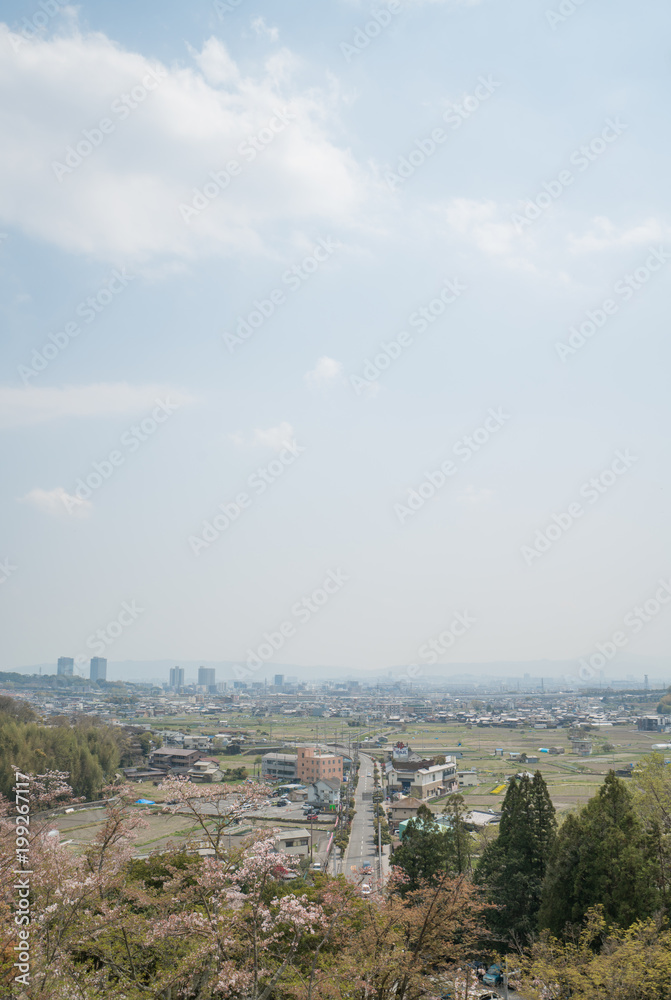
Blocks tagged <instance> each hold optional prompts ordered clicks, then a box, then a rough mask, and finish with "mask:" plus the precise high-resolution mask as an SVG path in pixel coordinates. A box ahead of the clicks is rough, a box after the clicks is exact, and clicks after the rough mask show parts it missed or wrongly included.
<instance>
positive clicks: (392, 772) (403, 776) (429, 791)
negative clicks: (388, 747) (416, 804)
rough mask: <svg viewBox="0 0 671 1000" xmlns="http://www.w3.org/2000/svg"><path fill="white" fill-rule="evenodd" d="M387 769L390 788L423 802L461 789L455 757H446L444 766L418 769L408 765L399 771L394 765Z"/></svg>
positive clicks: (434, 765)
mask: <svg viewBox="0 0 671 1000" xmlns="http://www.w3.org/2000/svg"><path fill="white" fill-rule="evenodd" d="M387 768H388V770H387V774H388V779H389V785H390V786H393V787H394V788H395V789H397V790H399V791H402V792H403V793H404V794H407V795H412V796H413V797H414V798H416V799H421V800H422V801H425V800H426V799H432V798H436V797H437V796H439V795H448V794H450V793H451V792H456V791H458V789H459V779H458V777H457V764H456V760H455V758H454V757H446V758H445V763H444V764H432V765H431V766H429V767H418V768H417V769H414V768H410V767H409V766H408V765H407V764H406V765H405V767H402V768H398V769H396V768H395V767H394V766H393V765H391V767H390V766H389V765H387Z"/></svg>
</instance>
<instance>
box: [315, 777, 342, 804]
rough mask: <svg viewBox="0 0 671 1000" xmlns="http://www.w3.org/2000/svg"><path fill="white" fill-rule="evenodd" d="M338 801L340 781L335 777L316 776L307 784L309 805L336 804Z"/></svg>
mask: <svg viewBox="0 0 671 1000" xmlns="http://www.w3.org/2000/svg"><path fill="white" fill-rule="evenodd" d="M339 801H340V782H339V781H336V779H335V778H317V780H316V781H313V782H312V784H310V785H308V802H309V803H310V804H311V805H313V804H314V805H337V804H338V802H339Z"/></svg>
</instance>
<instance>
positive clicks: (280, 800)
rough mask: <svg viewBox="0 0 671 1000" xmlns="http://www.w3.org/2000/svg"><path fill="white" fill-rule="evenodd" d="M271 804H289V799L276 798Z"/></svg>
mask: <svg viewBox="0 0 671 1000" xmlns="http://www.w3.org/2000/svg"><path fill="white" fill-rule="evenodd" d="M273 805H274V806H288V805H289V799H276V801H275V802H273Z"/></svg>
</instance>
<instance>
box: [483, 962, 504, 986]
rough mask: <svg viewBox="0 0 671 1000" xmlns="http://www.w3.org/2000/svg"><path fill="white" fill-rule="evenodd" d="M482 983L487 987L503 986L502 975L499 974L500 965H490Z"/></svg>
mask: <svg viewBox="0 0 671 1000" xmlns="http://www.w3.org/2000/svg"><path fill="white" fill-rule="evenodd" d="M482 981H483V983H486V984H487V986H501V985H502V984H503V973H502V972H501V966H500V965H490V966H489V968H488V969H487V971H486V972H485V974H484V976H483V977H482Z"/></svg>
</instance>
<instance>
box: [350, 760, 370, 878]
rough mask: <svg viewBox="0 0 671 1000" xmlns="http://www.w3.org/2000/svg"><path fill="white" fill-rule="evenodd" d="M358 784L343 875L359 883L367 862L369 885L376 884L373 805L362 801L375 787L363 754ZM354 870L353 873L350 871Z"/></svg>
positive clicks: (368, 764) (368, 761) (368, 762)
mask: <svg viewBox="0 0 671 1000" xmlns="http://www.w3.org/2000/svg"><path fill="white" fill-rule="evenodd" d="M359 761H360V767H359V784H358V785H357V789H356V793H355V807H354V808H355V809H356V814H355V816H354V819H353V820H352V830H351V832H350V837H349V843H348V845H347V852H346V854H345V862H344V866H343V873H344V875H345V876H346V877H347V878H349V879H351V880H352V881H355V882H360V881H361V867H362V865H364V864H365V863H366V862H369V863H370V864H371V865H372V868H373V876H372V879H371V885H372V884H373V883H376V882H377V878H376V876H377V855H376V853H375V834H374V828H373V803H372V801H370V800H368V801H364V798H363V796H364V793H369V794H372V792H373V789H374V787H375V785H374V782H373V778H372V777H371V778H369V777H368V774H371V775H372V774H374V773H375V772H374V770H373V761H372V760H371V758H370V757H367V756H366V755H365V754H363V753H360V754H359ZM352 869H354V871H353V870H352Z"/></svg>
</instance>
